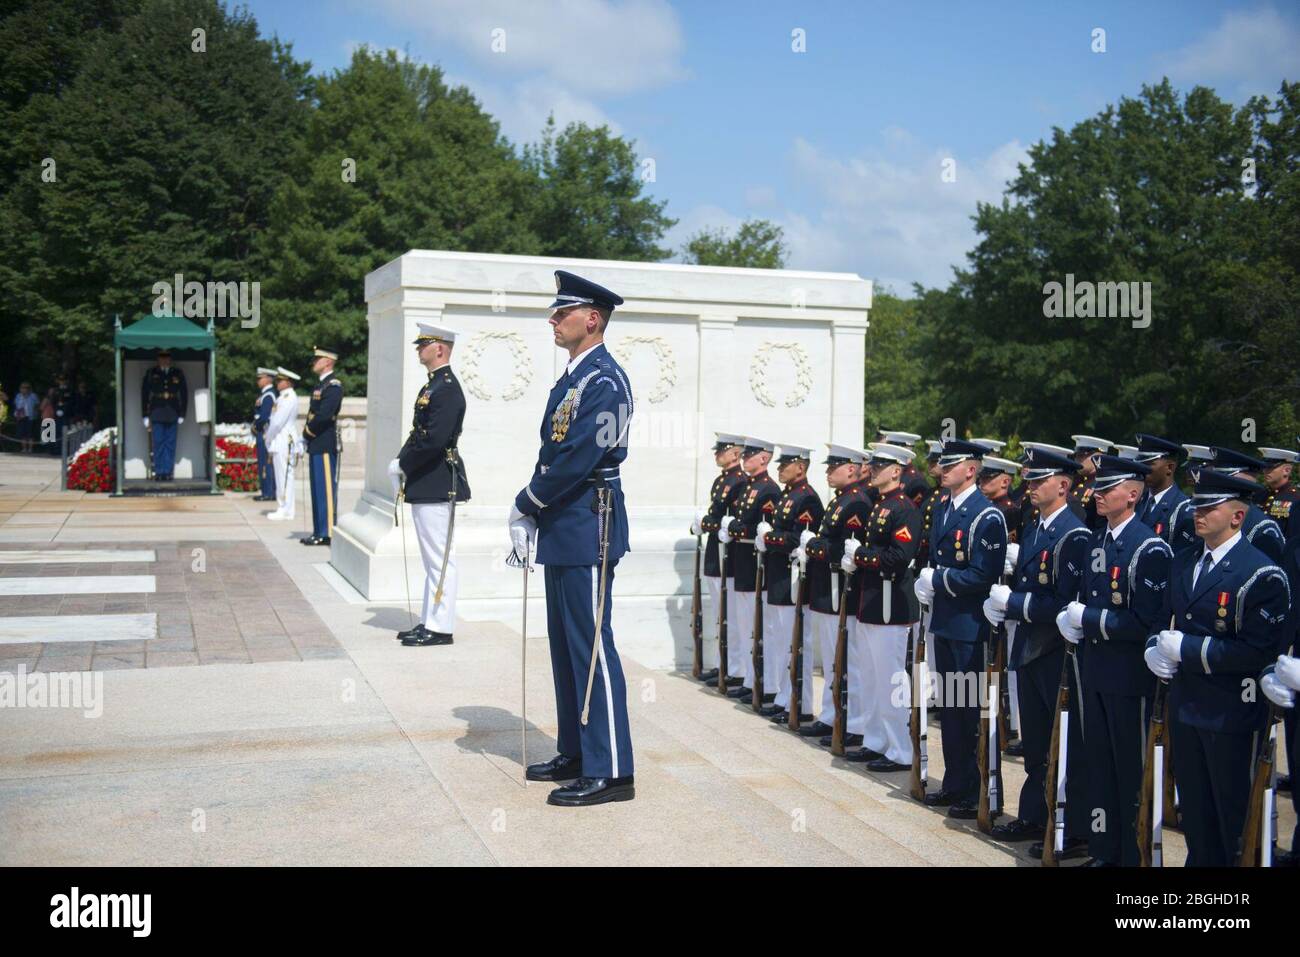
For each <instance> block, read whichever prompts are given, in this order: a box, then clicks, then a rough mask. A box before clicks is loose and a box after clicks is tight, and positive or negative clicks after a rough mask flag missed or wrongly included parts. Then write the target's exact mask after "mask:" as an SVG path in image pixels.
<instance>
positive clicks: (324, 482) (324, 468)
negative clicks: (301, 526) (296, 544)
mask: <svg viewBox="0 0 1300 957" xmlns="http://www.w3.org/2000/svg"><path fill="white" fill-rule="evenodd" d="M338 495H339V456H338V453H337V452H313V453H311V530H312V534H313V535H315V536H316V537H317V538H329V537H330V530H331V529H333V528H334V515H335V502H336V501H337V500H338Z"/></svg>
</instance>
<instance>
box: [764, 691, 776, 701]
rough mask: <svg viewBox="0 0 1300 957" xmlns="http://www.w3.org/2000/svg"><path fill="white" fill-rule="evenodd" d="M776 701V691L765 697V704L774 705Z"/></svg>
mask: <svg viewBox="0 0 1300 957" xmlns="http://www.w3.org/2000/svg"><path fill="white" fill-rule="evenodd" d="M774 701H776V692H775V691H774V692H772V693H771V694H765V695H763V704H772V703H773V702H774Z"/></svg>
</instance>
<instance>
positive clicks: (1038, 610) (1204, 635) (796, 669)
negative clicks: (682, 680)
mask: <svg viewBox="0 0 1300 957" xmlns="http://www.w3.org/2000/svg"><path fill="white" fill-rule="evenodd" d="M716 439H717V441H716V442H715V444H714V445H713V449H712V452H713V456H714V462H715V464H716V466H717V468H718V470H719V473H718V475H717V477H716V478H715V479H714V480H713V485H712V488H711V490H710V493H709V504H708V507H707V508H706V509H705V510H704V511H703V513H702V514H700V515H699V517H698V518H697V519H696V520H695V521H694V522H693V523H692V524H691V527H690V529H689V531H690V534H691V535H693V536H695V539H696V561H695V569H696V571H695V577H696V580H695V588H694V595H693V601H692V632H693V637H694V641H695V657H694V666H693V669H692V673H693V675H694V676H695V677H696V678H698V679H700V680H701V681H702V682H704V684H706V685H708V686H710V687H713V688H716V689H717V691H718V693H720V694H722V695H725V696H726V697H728V698H732V699H735V700H736V701H737V702H738V703H741V704H743V705H745V706H748V707H750V708H752V709H753V710H754V711H755V712H756V713H758V714H759V715H762V716H765V717H767V718H768V719H769V720H770V721H772V722H773V723H776V724H780V725H785V726H786V727H787V728H788V729H789V730H790V731H793V732H796V733H798V734H800V735H803V736H805V737H808V738H810V739H813V740H815V741H817V742H818V743H820V745H821V746H823V747H826V748H828V749H829V750H830V752H831V753H832V754H834V755H837V756H843V758H844V759H845V760H846V761H850V762H855V763H861V764H863V765H864V766H865V768H866V770H868V771H871V772H875V773H879V774H898V775H900V776H901V775H904V774H906V775H908V789H909V791H910V793H911V794H912V795H913V796H914V797H915V798H916V799H918V800H920V801H923V802H924V803H925V804H926V805H927V806H929V807H933V808H942V809H944V813H946V814H947V815H948V816H949V817H953V818H958V819H970V820H974V821H976V822H977V826H978V827H979V829H980V830H981V831H982V832H984V833H986V834H988V835H990V836H991V837H992V838H993V839H995V840H999V841H1004V842H1015V843H1025V844H1027V845H1028V847H1027V848H1026V850H1027V853H1028V855H1029V856H1030V857H1032V858H1035V859H1038V860H1041V861H1042V862H1043V864H1045V865H1048V866H1055V865H1057V864H1058V863H1059V862H1060V861H1061V860H1064V859H1069V858H1086V861H1085V866H1091V867H1106V866H1124V865H1129V866H1136V865H1147V866H1152V865H1154V866H1159V865H1161V864H1162V857H1161V854H1162V837H1161V835H1162V832H1163V828H1164V827H1166V826H1169V827H1178V828H1181V830H1182V831H1183V833H1184V835H1185V837H1186V842H1187V864H1188V865H1189V866H1215V865H1220V866H1222V865H1231V864H1243V865H1269V866H1293V865H1294V860H1295V858H1294V855H1293V853H1292V852H1289V851H1286V850H1282V849H1280V848H1279V847H1278V846H1277V828H1276V803H1275V801H1276V794H1277V793H1278V792H1279V791H1289V790H1291V788H1290V782H1289V779H1285V778H1282V777H1280V776H1278V775H1277V774H1276V772H1275V770H1274V764H1275V748H1276V739H1277V734H1278V730H1277V724H1278V723H1279V719H1281V723H1283V724H1284V725H1285V728H1286V746H1287V747H1288V748H1289V749H1290V751H1289V752H1288V753H1289V755H1290V765H1291V766H1292V767H1294V762H1295V749H1296V745H1295V692H1296V690H1297V688H1300V661H1297V659H1296V658H1295V657H1293V656H1292V653H1293V652H1294V640H1295V631H1296V622H1297V620H1300V615H1297V614H1296V610H1295V601H1296V599H1294V598H1293V593H1294V592H1295V591H1296V586H1300V561H1298V560H1297V552H1298V551H1300V517H1297V514H1293V508H1294V503H1295V501H1296V499H1297V498H1300V493H1297V490H1296V489H1295V488H1294V487H1293V486H1292V484H1291V475H1292V471H1293V469H1294V467H1295V465H1296V463H1297V462H1298V461H1300V452H1297V451H1294V450H1290V449H1276V448H1260V449H1258V452H1259V457H1258V458H1256V457H1254V456H1251V455H1247V454H1244V453H1242V452H1239V451H1236V450H1233V449H1227V448H1216V447H1208V446H1199V445H1185V444H1182V443H1179V442H1174V441H1171V440H1169V439H1166V438H1162V437H1160V436H1155V435H1139V436H1137V437H1136V439H1135V442H1136V444H1135V445H1116V444H1114V443H1112V442H1110V441H1109V440H1106V439H1102V438H1098V437H1096V436H1090V435H1076V436H1073V437H1072V442H1073V445H1072V446H1058V445H1051V444H1048V443H1042V442H1023V443H1020V447H1021V449H1022V450H1023V454H1022V455H1021V456H1020V457H1019V458H1018V459H1017V460H1014V461H1013V460H1012V459H1010V458H1004V457H1002V456H1001V455H1000V454H999V453H1001V452H1002V451H1003V450H1004V449H1005V448H1006V443H1004V442H1001V441H1000V440H997V439H973V440H969V441H967V440H960V439H951V440H948V441H942V442H941V441H938V440H929V441H928V442H927V443H926V445H927V446H928V454H927V456H926V463H925V465H926V470H925V471H926V474H927V475H928V476H929V478H930V480H932V481H933V482H934V483H935V484H934V485H933V486H931V484H930V483H929V482H927V480H926V477H925V476H924V475H922V473H921V471H920V470H918V469H917V468H916V465H915V462H914V459H915V455H916V453H915V451H914V449H915V447H916V446H917V445H918V444H919V443H920V442H921V437H920V436H919V435H915V434H911V433H906V432H891V431H885V430H882V431H881V432H880V433H878V434H877V436H876V439H877V441H875V442H872V443H870V445H869V448H868V449H867V450H865V451H860V450H857V449H853V448H850V447H846V446H843V445H835V444H831V445H827V446H826V454H825V456H824V458H823V459H822V462H821V464H822V465H823V466H824V467H825V470H826V471H825V475H826V483H827V485H828V486H829V488H830V492H831V498H830V500H829V501H827V502H825V503H823V502H822V501H821V499H820V497H819V496H818V494H817V492H816V491H815V490H814V489H813V488H812V487H811V486H810V485H809V483H808V470H809V468H810V467H811V465H812V459H813V450H812V449H811V448H809V447H807V446H805V445H801V444H785V443H781V442H772V441H769V440H767V439H763V438H757V437H755V436H752V435H742V434H740V433H725V432H719V433H717V434H716ZM1296 441H1297V444H1300V438H1297V440H1296ZM773 457H775V460H776V470H777V471H776V478H775V480H774V479H773V477H772V476H771V474H769V466H770V463H771V461H772V459H773ZM1180 468H1183V469H1185V472H1186V475H1187V480H1188V482H1189V484H1190V487H1191V489H1192V494H1191V496H1190V497H1189V496H1188V495H1187V494H1185V493H1184V492H1183V491H1182V490H1181V489H1180V488H1179V486H1178V481H1177V479H1178V472H1179V469H1180ZM1017 479H1018V482H1017ZM1295 511H1296V512H1297V513H1300V509H1295ZM705 594H707V595H708V597H709V598H710V599H711V603H712V607H713V608H714V609H715V612H716V619H715V624H714V627H713V628H712V629H710V630H712V631H713V632H714V633H715V635H716V638H717V647H718V656H719V657H718V660H719V667H718V668H717V669H714V670H712V671H706V670H705V669H704V667H703V657H704V654H703V648H704V631H705V625H704V615H703V613H702V608H703V596H704V595H705ZM814 656H815V657H816V658H818V659H819V660H820V661H821V662H822V670H823V676H824V683H823V693H822V695H821V697H820V700H818V699H817V698H815V696H814V693H813V691H814V689H813V664H814ZM557 682H558V679H557ZM931 708H937V709H938V711H939V715H938V720H939V727H940V729H941V732H942V735H941V736H942V746H943V765H944V772H943V776H942V779H941V780H937V781H931V780H929V775H928V736H927V727H928V724H929V711H930V709H931ZM562 750H563V749H562ZM1004 754H1009V755H1015V756H1019V757H1022V758H1023V761H1024V768H1025V772H1026V780H1025V784H1024V786H1023V788H1022V789H1021V791H1020V794H1019V795H1017V796H1016V798H1015V808H1014V816H1011V805H1010V801H1008V799H1007V796H1006V795H1005V793H1004V790H1003V785H1002V773H1001V761H1002V756H1003V755H1004ZM900 783H901V782H900ZM1292 800H1294V794H1293V796H1292ZM999 818H1002V820H1001V821H999V820H998V819H999ZM1292 846H1293V847H1294V836H1293V838H1292Z"/></svg>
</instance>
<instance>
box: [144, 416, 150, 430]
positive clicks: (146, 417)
mask: <svg viewBox="0 0 1300 957" xmlns="http://www.w3.org/2000/svg"><path fill="white" fill-rule="evenodd" d="M144 427H145V428H146V429H147V428H149V416H147V415H146V416H145V417H144Z"/></svg>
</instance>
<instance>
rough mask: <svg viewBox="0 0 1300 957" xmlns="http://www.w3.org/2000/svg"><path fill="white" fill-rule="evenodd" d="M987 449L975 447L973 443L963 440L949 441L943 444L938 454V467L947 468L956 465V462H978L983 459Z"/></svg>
mask: <svg viewBox="0 0 1300 957" xmlns="http://www.w3.org/2000/svg"><path fill="white" fill-rule="evenodd" d="M987 451H988V449H986V448H984V446H982V445H976V444H975V443H974V442H967V441H966V440H965V439H949V440H948V441H947V442H945V443H943V449H942V450H940V452H939V465H940V466H942V467H943V468H947V467H948V466H949V465H956V464H957V463H958V462H965V461H966V460H967V459H975V460H977V461H978V460H979V459H982V458H984V455H985V453H986V452H987Z"/></svg>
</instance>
